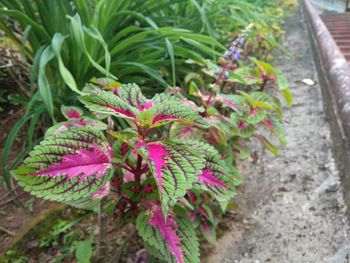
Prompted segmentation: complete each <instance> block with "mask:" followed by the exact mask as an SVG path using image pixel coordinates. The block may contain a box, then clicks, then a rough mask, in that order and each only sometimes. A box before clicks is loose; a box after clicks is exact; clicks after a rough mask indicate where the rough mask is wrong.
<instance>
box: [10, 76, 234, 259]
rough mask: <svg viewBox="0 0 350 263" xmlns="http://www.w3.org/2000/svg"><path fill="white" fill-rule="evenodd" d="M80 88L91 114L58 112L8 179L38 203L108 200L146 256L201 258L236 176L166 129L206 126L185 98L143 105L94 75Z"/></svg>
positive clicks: (202, 145)
mask: <svg viewBox="0 0 350 263" xmlns="http://www.w3.org/2000/svg"><path fill="white" fill-rule="evenodd" d="M83 92H84V95H82V96H81V97H80V100H81V102H82V103H83V104H84V105H85V107H86V108H87V109H88V110H89V112H87V111H86V110H85V111H83V110H81V109H78V108H75V107H62V111H63V115H64V116H66V118H67V121H65V122H62V123H59V124H57V125H55V126H54V127H52V128H50V129H49V130H48V132H47V134H46V137H45V139H44V141H42V142H41V143H40V145H38V146H36V147H35V148H34V150H33V151H32V152H31V153H30V154H29V157H28V158H26V159H25V160H24V163H23V164H22V165H21V166H20V167H18V168H17V169H16V170H14V171H12V174H13V176H14V177H15V178H16V179H17V180H18V182H19V184H20V185H21V186H23V187H24V189H25V190H26V191H29V192H31V193H32V194H33V195H35V196H37V197H42V198H44V199H48V200H53V201H59V202H63V203H67V204H69V205H72V206H76V207H81V208H94V207H96V205H97V203H98V202H101V199H102V198H104V200H108V202H107V205H106V206H107V211H111V214H113V215H114V216H115V218H116V221H117V223H118V225H121V226H122V225H124V224H128V223H134V224H136V228H137V229H138V233H139V235H140V236H141V237H142V238H143V240H144V242H145V247H146V248H147V249H148V250H149V251H150V255H151V256H154V257H156V258H159V259H160V260H161V259H163V260H164V259H165V260H166V261H168V262H180V263H183V262H199V242H198V238H197V236H196V228H199V229H201V231H202V232H203V233H204V235H205V236H208V239H209V240H213V238H214V237H215V234H213V229H214V228H215V226H216V224H217V221H216V220H215V217H219V216H220V215H221V214H222V211H220V209H221V210H224V209H225V207H226V206H227V203H228V202H229V200H230V199H231V198H232V197H233V196H234V195H235V193H236V191H235V187H236V186H237V185H239V184H240V183H241V179H240V176H239V174H238V172H237V170H236V169H229V168H228V166H227V164H226V162H225V160H223V158H222V156H221V155H220V154H219V152H218V151H217V150H216V149H215V147H213V146H211V145H210V144H208V143H206V142H204V141H200V140H196V139H187V140H183V139H182V138H180V137H176V136H170V131H171V126H173V125H175V124H179V123H182V124H185V125H187V126H189V127H196V128H197V129H200V130H203V131H206V130H207V129H209V128H210V123H209V122H208V121H207V120H206V118H204V117H203V116H202V115H201V114H200V112H201V110H194V108H193V103H191V102H190V101H187V100H185V99H178V98H176V96H172V95H169V94H158V95H156V96H155V97H154V98H153V99H147V98H146V97H145V96H143V94H142V93H141V91H140V89H139V87H138V86H137V85H135V84H128V85H121V84H120V83H117V82H114V81H113V80H109V79H100V80H96V81H94V83H91V84H88V85H87V87H86V88H85V89H84V91H83ZM103 120H107V124H105V123H104V122H103ZM116 123H118V125H116ZM121 127H123V129H121ZM205 201H206V204H204V203H203V202H205Z"/></svg>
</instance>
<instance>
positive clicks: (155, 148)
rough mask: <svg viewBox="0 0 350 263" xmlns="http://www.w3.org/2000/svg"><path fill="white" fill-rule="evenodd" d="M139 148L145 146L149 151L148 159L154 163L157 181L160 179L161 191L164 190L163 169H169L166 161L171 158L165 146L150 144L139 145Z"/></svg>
mask: <svg viewBox="0 0 350 263" xmlns="http://www.w3.org/2000/svg"><path fill="white" fill-rule="evenodd" d="M139 146H145V147H146V149H147V150H148V158H149V159H150V160H151V161H152V162H153V164H154V167H155V170H156V172H157V179H158V185H159V189H160V190H162V189H163V185H162V175H163V168H167V163H166V161H165V158H171V156H170V154H169V152H168V151H167V150H165V148H164V146H163V145H162V144H161V143H155V142H153V143H148V144H143V143H139V144H138V147H139Z"/></svg>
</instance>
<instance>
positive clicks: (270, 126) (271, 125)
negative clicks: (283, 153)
mask: <svg viewBox="0 0 350 263" xmlns="http://www.w3.org/2000/svg"><path fill="white" fill-rule="evenodd" d="M264 124H265V125H266V126H267V127H268V128H269V129H271V130H274V129H275V127H274V126H273V123H272V121H271V120H270V119H268V118H266V119H265V120H264Z"/></svg>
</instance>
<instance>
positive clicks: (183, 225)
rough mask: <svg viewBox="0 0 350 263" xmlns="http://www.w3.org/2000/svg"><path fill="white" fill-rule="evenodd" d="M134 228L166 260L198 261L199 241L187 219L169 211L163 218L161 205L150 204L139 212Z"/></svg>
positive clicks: (182, 262)
mask: <svg viewBox="0 0 350 263" xmlns="http://www.w3.org/2000/svg"><path fill="white" fill-rule="evenodd" d="M136 228H137V230H138V233H139V235H140V236H141V237H142V238H143V240H144V241H145V243H146V244H147V245H149V246H151V247H152V248H154V249H156V250H157V251H158V252H159V253H160V254H158V258H160V259H162V260H164V258H165V260H166V261H167V262H174V263H175V262H178V263H190V262H193V263H196V262H199V243H198V240H197V237H196V234H195V230H194V228H193V224H192V223H191V221H190V220H189V219H186V218H183V217H181V216H175V214H174V213H170V214H169V215H168V216H167V217H166V218H164V216H163V213H162V210H161V206H160V205H159V204H156V203H154V204H152V206H151V207H150V208H149V209H148V210H147V211H145V212H143V213H141V214H139V216H138V218H137V220H136Z"/></svg>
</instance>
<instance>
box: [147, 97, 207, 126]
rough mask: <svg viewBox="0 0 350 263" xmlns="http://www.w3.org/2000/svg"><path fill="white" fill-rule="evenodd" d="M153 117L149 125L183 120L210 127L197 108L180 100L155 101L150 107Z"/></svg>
mask: <svg viewBox="0 0 350 263" xmlns="http://www.w3.org/2000/svg"><path fill="white" fill-rule="evenodd" d="M150 111H151V113H152V117H151V118H150V121H149V122H150V123H149V126H151V127H158V126H162V125H167V124H170V123H172V122H182V123H186V124H191V125H196V126H200V127H208V126H209V125H208V123H207V122H206V121H205V120H204V119H203V118H202V117H201V116H200V115H199V114H198V111H197V110H196V109H193V108H192V107H191V106H189V105H184V103H182V102H181V101H179V100H175V99H169V100H168V101H164V102H162V103H155V105H154V107H152V108H151V109H150Z"/></svg>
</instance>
